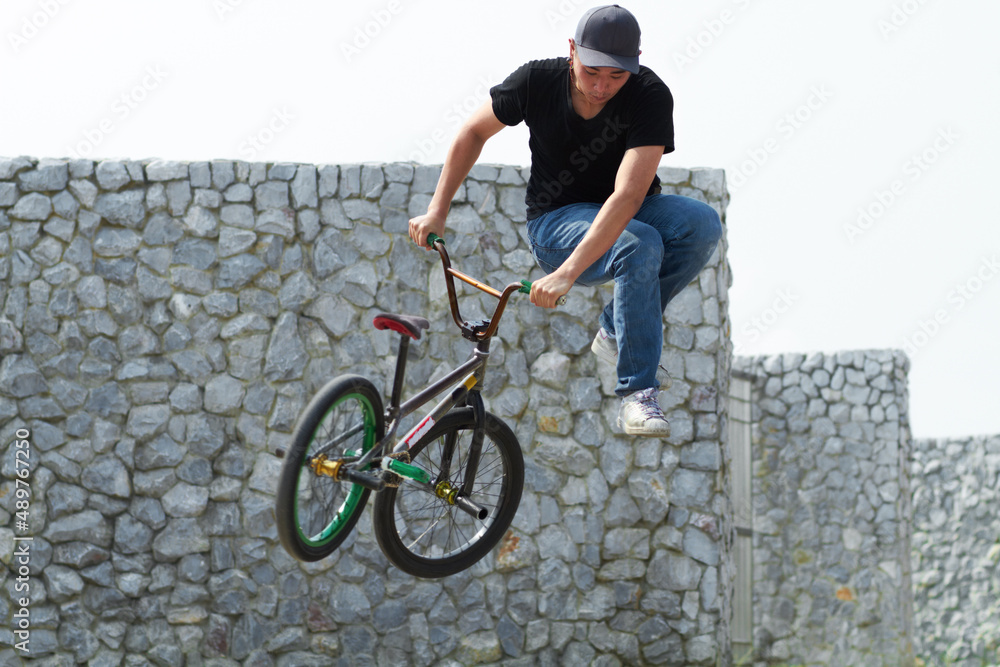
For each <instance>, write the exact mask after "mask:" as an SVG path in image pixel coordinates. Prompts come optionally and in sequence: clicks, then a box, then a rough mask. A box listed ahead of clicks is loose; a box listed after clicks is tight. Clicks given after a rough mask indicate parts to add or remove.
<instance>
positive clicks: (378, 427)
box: [275, 375, 385, 562]
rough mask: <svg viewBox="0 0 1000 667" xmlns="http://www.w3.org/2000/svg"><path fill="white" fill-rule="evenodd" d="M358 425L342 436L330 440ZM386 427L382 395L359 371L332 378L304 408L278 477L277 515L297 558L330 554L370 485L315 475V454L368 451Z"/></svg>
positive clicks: (361, 507) (284, 541) (333, 455)
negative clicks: (353, 431)
mask: <svg viewBox="0 0 1000 667" xmlns="http://www.w3.org/2000/svg"><path fill="white" fill-rule="evenodd" d="M354 429H357V432H355V433H353V434H352V435H351V436H350V437H347V438H346V439H344V441H343V442H339V443H338V442H333V441H334V440H335V439H336V438H337V437H338V436H343V434H345V433H346V432H348V431H350V430H354ZM384 431H385V418H384V415H383V412H382V398H381V396H379V393H378V391H377V390H376V389H375V386H374V385H373V384H372V383H371V382H369V381H368V380H367V379H365V378H363V377H360V376H358V375H342V376H340V377H338V378H335V379H333V380H331V381H330V382H329V383H327V385H326V386H325V387H323V388H322V389H321V390H320V391H319V392H318V393H317V394H316V395H315V396H314V397H313V399H312V400H311V401H310V402H309V405H308V406H306V409H305V410H304V411H303V412H302V416H301V417H300V418H299V422H298V424H296V426H295V431H294V433H293V436H292V443H291V446H290V447H289V448H288V452H287V453H286V454H285V461H284V463H283V465H282V468H281V477H280V478H279V480H278V492H277V498H276V506H275V518H276V519H277V525H278V537H280V538H281V544H282V545H283V546H284V547H285V550H286V551H287V552H288V553H289V554H290V555H291V556H293V557H294V558H297V559H298V560H301V561H307V562H311V561H317V560H320V559H321V558H325V557H326V556H329V555H330V554H331V553H333V551H334V550H335V549H336V548H337V547H339V546H340V544H341V543H342V542H343V541H344V540H345V539H347V536H348V535H350V534H351V530H352V529H353V528H354V526H355V524H357V522H358V519H359V518H361V512H362V511H364V508H365V503H366V502H368V495H369V493H370V492H369V491H368V489H366V488H364V487H362V486H359V485H357V484H349V483H345V482H338V481H335V480H334V479H333V478H331V477H329V476H326V475H317V474H316V473H315V472H313V470H312V469H311V468H310V467H309V463H310V461H311V460H312V459H313V457H315V456H317V455H319V454H325V455H326V456H327V458H329V459H338V458H341V457H342V456H344V453H345V452H347V451H350V450H353V451H356V452H357V451H360V452H361V453H364V452H367V451H368V450H369V449H371V448H372V447H373V446H374V445H375V444H376V443H377V442H378V441H379V440H380V439H381V438H382V435H383V433H384Z"/></svg>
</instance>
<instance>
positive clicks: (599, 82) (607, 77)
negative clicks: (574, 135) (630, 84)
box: [569, 40, 631, 104]
mask: <svg viewBox="0 0 1000 667" xmlns="http://www.w3.org/2000/svg"><path fill="white" fill-rule="evenodd" d="M569 54H570V58H571V59H572V61H573V76H574V83H575V85H576V89H577V90H578V91H579V92H581V93H582V94H583V96H584V97H585V98H586V99H587V101H588V102H590V103H591V104H604V103H605V102H607V101H608V100H610V99H611V98H612V97H614V96H615V95H616V94H617V93H618V91H619V90H621V88H622V86H624V85H625V83H626V82H627V81H628V78H629V76H631V73H630V72H629V71H628V70H623V69H618V68H616V67H585V66H584V64H583V63H581V62H580V59H579V58H578V57H577V55H576V45H575V44H573V40H570V49H569Z"/></svg>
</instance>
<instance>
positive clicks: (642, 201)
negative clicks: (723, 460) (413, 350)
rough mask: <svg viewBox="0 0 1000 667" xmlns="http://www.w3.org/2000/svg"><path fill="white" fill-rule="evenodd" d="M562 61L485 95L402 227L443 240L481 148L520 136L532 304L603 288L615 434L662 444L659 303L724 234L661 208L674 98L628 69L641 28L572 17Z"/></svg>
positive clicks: (689, 208)
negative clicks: (661, 172) (661, 170)
mask: <svg viewBox="0 0 1000 667" xmlns="http://www.w3.org/2000/svg"><path fill="white" fill-rule="evenodd" d="M569 46H570V50H569V63H568V64H567V62H566V60H564V59H550V60H538V61H532V62H529V63H527V64H525V65H524V66H522V67H520V68H519V69H517V70H516V71H515V72H514V73H513V74H511V75H510V76H509V77H507V79H506V80H505V81H504V82H503V83H501V84H500V85H498V86H495V87H493V88H492V89H491V90H490V97H491V101H490V102H488V103H487V104H485V105H483V107H481V108H480V109H478V110H477V111H476V112H474V113H473V115H472V116H471V117H470V118H469V119H468V120H467V121H466V123H465V124H464V125H463V126H462V127H461V128H460V129H459V132H458V135H457V136H456V137H455V140H454V142H453V143H452V145H451V148H450V149H449V151H448V156H447V158H446V160H445V163H444V168H443V170H442V172H441V177H440V180H439V181H438V184H437V188H436V191H435V193H434V196H433V198H432V200H431V203H430V205H429V206H428V209H427V214H426V215H422V216H418V217H416V218H413V219H412V220H410V238H412V239H413V241H414V243H417V244H419V245H425V244H426V240H427V236H428V234H429V233H431V232H433V233H435V234H438V235H439V236H443V235H444V228H445V217H446V216H447V213H448V208H449V205H450V202H451V200H452V198H453V197H454V195H455V192H456V191H457V190H458V187H459V186H460V185H461V184H462V181H463V180H464V179H465V177H466V176H467V175H468V173H469V170H470V169H471V168H472V166H473V165H474V164H475V162H476V160H477V159H478V157H479V154H480V152H481V150H482V148H483V145H484V144H485V143H486V141H487V140H488V139H489V138H490V137H492V136H493V135H494V134H496V133H497V132H499V131H500V130H502V129H503V128H504V127H506V126H508V125H517V124H518V123H520V122H521V121H524V122H525V123H527V125H528V128H529V130H530V139H529V142H528V146H529V148H530V150H531V175H530V179H529V181H528V188H527V195H526V197H525V203H526V204H527V209H528V210H527V225H528V237H529V239H530V241H531V246H532V253H533V254H534V256H535V261H536V262H537V263H538V265H539V266H540V267H541V268H542V269H543V270H545V271H546V273H547V274H548V275H546V276H545V277H544V278H541V279H539V280H537V281H535V283H534V285H533V287H532V290H531V301H532V303H534V304H536V305H538V306H542V307H544V308H552V307H554V306H555V305H556V300H557V299H558V298H559V297H560V296H562V295H563V294H566V293H567V292H568V291H569V290H570V288H571V287H572V286H573V285H574V284H580V285H595V284H599V283H605V282H608V281H611V280H613V281H614V283H615V288H614V297H613V299H612V300H611V302H610V303H608V304H607V306H606V307H605V308H604V312H603V313H602V314H601V317H600V325H601V326H600V329H599V330H598V333H597V336H596V337H595V339H594V343H593V345H592V347H591V349H592V350H593V352H594V353H595V354H596V355H597V356H598V357H599V358H601V359H604V360H606V361H609V362H611V363H612V364H615V365H616V366H617V371H618V384H617V386H616V388H615V393H616V394H617V395H619V396H621V397H622V407H621V410H620V412H619V418H618V421H619V425H620V426H621V427H622V428H623V429H624V431H625V432H626V433H628V434H631V435H647V436H656V437H667V436H669V435H670V424H669V423H668V422H667V419H666V417H664V415H663V411H662V409H661V408H660V405H659V401H658V398H657V396H658V393H659V392H658V390H659V381H658V379H657V377H656V369H657V367H658V363H659V359H660V352H661V350H662V348H663V320H662V313H663V310H664V308H666V306H667V303H668V302H669V301H670V299H672V298H673V297H674V296H675V295H676V294H677V293H678V292H680V291H681V290H682V289H683V288H684V286H685V285H687V284H688V282H690V281H691V280H692V279H693V278H694V277H695V276H696V275H697V274H698V272H699V271H700V270H701V268H702V267H703V266H704V265H705V263H706V262H707V261H708V259H709V257H710V256H711V254H712V252H713V250H714V249H715V247H716V244H717V242H718V240H719V237H720V236H721V234H722V226H721V223H720V221H719V216H718V214H717V213H716V212H715V210H714V209H713V208H712V207H710V206H708V205H707V204H704V203H702V202H699V201H697V200H694V199H690V198H688V197H681V196H678V195H661V194H659V192H660V186H659V183H660V181H659V178H658V177H657V176H656V168H657V166H658V165H659V162H660V157H661V156H662V155H663V154H664V153H669V152H671V151H672V150H674V137H673V119H672V114H673V98H672V96H671V94H670V91H669V89H668V88H667V86H666V85H665V84H664V83H663V82H662V81H661V80H660V79H659V77H657V76H656V75H655V74H654V73H653V72H652V71H651V70H649V69H648V68H646V67H640V66H639V53H640V51H639V24H638V22H637V21H636V19H635V17H634V16H632V14H631V13H630V12H628V11H627V10H625V9H623V8H622V7H619V6H618V5H608V6H603V7H596V8H594V9H591V10H589V11H588V12H587V13H586V14H584V16H583V18H582V19H581V20H580V23H579V25H578V26H577V30H576V36H575V38H574V39H570V40H569Z"/></svg>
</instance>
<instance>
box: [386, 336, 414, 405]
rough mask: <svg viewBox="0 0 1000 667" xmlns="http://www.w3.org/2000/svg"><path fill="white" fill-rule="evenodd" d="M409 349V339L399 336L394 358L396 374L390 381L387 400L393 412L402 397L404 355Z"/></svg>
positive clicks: (404, 368) (404, 367) (404, 372)
mask: <svg viewBox="0 0 1000 667" xmlns="http://www.w3.org/2000/svg"><path fill="white" fill-rule="evenodd" d="M409 349H410V337H409V336H405V335H403V334H400V336H399V353H398V355H397V356H396V374H395V376H394V377H393V380H392V397H391V398H390V399H389V406H390V407H391V408H392V409H393V410H395V409H396V408H398V407H399V401H400V398H401V397H402V395H403V377H404V376H405V375H406V355H407V353H408V352H409Z"/></svg>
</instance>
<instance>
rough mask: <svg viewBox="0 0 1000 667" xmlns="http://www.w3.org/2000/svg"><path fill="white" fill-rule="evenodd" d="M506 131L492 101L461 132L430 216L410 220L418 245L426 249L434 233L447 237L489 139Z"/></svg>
mask: <svg viewBox="0 0 1000 667" xmlns="http://www.w3.org/2000/svg"><path fill="white" fill-rule="evenodd" d="M505 127H507V126H506V125H504V124H503V123H501V122H500V120H499V119H497V117H496V115H495V114H494V113H493V103H492V101H490V102H486V103H485V104H483V105H482V106H481V107H479V108H478V109H476V110H475V111H474V112H473V113H472V115H471V116H469V119H468V120H466V121H465V123H464V124H463V125H462V127H461V128H459V130H458V134H456V135H455V139H454V141H452V144H451V148H449V149H448V156H447V157H446V158H445V161H444V168H442V170H441V178H439V179H438V183H437V187H436V188H435V189H434V196H433V197H432V198H431V203H430V205H429V206H428V207H427V213H426V215H420V216H417V217H415V218H412V219H411V220H410V238H411V239H413V242H414V243H416V244H417V245H419V246H423V247H426V245H427V236H428V235H429V234H430V233H431V232H433V233H435V234H437V235H438V236H444V221H445V218H447V217H448V209H449V208H451V200H452V199H453V198H454V197H455V193H456V192H458V188H459V186H460V185H461V184H462V181H463V180H465V177H466V176H468V175H469V171H470V170H471V169H472V167H473V165H475V164H476V160H478V159H479V154H480V153H481V152H482V150H483V146H484V145H485V144H486V141H487V139H489V138H490V137H492V136H493V135H494V134H496V133H497V132H499V131H500V130H502V129H503V128H505Z"/></svg>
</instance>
